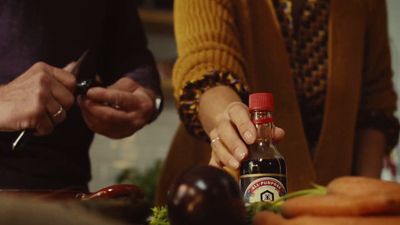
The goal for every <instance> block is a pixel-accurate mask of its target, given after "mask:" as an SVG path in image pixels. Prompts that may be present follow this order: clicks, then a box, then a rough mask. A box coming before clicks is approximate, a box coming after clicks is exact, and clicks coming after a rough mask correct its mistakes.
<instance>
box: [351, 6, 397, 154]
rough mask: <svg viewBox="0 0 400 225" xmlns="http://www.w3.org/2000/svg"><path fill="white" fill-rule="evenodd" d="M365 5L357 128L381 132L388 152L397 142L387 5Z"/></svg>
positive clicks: (395, 97)
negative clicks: (360, 96)
mask: <svg viewBox="0 0 400 225" xmlns="http://www.w3.org/2000/svg"><path fill="white" fill-rule="evenodd" d="M368 3H369V4H368V7H367V10H368V15H369V16H368V17H367V30H366V36H365V40H366V48H365V49H366V50H365V58H364V61H365V63H364V65H365V67H364V71H363V72H364V77H363V86H362V93H361V94H362V98H361V104H360V105H361V107H360V112H359V121H358V127H359V128H374V129H378V130H380V131H382V132H383V134H385V137H386V145H387V151H388V152H389V151H390V150H391V149H393V147H394V146H395V145H396V144H397V142H398V136H399V122H398V120H397V118H396V117H395V116H394V112H395V110H396V100H397V95H396V92H395V91H394V87H393V80H392V78H393V74H392V67H391V59H390V50H389V41H388V31H387V12H386V1H380V0H379V1H369V2H368Z"/></svg>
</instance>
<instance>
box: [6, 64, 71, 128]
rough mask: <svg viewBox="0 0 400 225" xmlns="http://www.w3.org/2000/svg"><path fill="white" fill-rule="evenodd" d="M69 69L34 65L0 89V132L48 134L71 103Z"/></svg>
mask: <svg viewBox="0 0 400 225" xmlns="http://www.w3.org/2000/svg"><path fill="white" fill-rule="evenodd" d="M71 66H73V65H72V64H70V65H68V66H67V67H66V68H64V70H63V69H59V68H56V67H53V66H50V65H47V64H46V63H43V62H38V63H36V64H34V65H33V66H32V67H31V68H29V69H28V70H27V71H26V72H24V73H23V74H22V75H20V76H19V77H18V78H16V79H15V80H13V81H12V82H10V83H8V84H6V85H4V86H0V115H1V116H0V130H1V131H19V130H23V129H34V130H36V135H46V134H49V133H51V132H52V130H53V128H54V126H55V124H57V123H60V122H62V121H64V120H65V117H66V110H68V109H69V108H70V107H71V106H72V104H73V103H74V96H73V92H74V89H75V84H76V81H75V77H74V75H72V74H71V73H70V72H68V71H69V70H70V69H71V68H69V67H71Z"/></svg>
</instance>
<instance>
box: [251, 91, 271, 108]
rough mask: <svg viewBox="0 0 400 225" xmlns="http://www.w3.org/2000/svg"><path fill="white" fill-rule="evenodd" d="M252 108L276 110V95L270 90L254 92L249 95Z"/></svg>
mask: <svg viewBox="0 0 400 225" xmlns="http://www.w3.org/2000/svg"><path fill="white" fill-rule="evenodd" d="M249 109H250V110H265V111H269V112H273V111H274V96H273V95H272V94H271V93H269V92H264V93H254V94H251V95H250V96H249Z"/></svg>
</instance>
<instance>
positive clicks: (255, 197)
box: [243, 177, 286, 203]
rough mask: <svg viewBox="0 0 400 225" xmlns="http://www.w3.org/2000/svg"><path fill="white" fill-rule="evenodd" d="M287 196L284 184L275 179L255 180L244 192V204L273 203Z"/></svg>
mask: <svg viewBox="0 0 400 225" xmlns="http://www.w3.org/2000/svg"><path fill="white" fill-rule="evenodd" d="M284 194H286V188H285V186H284V184H283V183H282V182H281V181H279V180H277V179H275V178H273V177H260V178H257V179H254V180H253V181H252V182H251V183H250V184H249V185H248V186H247V188H246V190H245V191H244V197H243V198H244V199H243V200H244V202H246V203H253V202H260V201H263V202H268V201H270V202H273V201H276V200H278V199H279V198H280V197H281V196H282V195H284Z"/></svg>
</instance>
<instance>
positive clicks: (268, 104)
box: [240, 93, 287, 204]
mask: <svg viewBox="0 0 400 225" xmlns="http://www.w3.org/2000/svg"><path fill="white" fill-rule="evenodd" d="M249 110H250V114H251V119H252V121H253V123H254V124H255V126H256V130H257V139H256V141H255V142H254V144H251V145H249V146H248V149H249V154H248V155H247V157H246V158H245V159H244V160H243V161H242V163H241V164H240V188H241V191H242V194H243V200H244V202H245V203H246V204H250V203H253V202H259V201H270V202H273V201H276V200H277V199H279V198H280V197H281V196H282V195H285V194H286V193H287V178H286V163H285V159H284V158H283V156H282V155H281V154H280V153H279V151H278V149H277V148H276V146H275V145H274V142H273V134H274V123H273V117H272V112H273V110H274V98H273V96H272V94H271V93H254V94H251V95H250V96H249Z"/></svg>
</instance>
